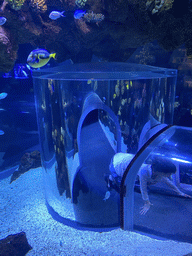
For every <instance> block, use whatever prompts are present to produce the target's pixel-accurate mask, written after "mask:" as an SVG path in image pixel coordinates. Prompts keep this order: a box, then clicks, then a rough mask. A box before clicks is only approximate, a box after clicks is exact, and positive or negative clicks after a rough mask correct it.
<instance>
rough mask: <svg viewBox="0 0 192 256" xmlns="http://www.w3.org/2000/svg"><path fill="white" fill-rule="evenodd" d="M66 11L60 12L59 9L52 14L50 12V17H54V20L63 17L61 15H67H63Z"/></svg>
mask: <svg viewBox="0 0 192 256" xmlns="http://www.w3.org/2000/svg"><path fill="white" fill-rule="evenodd" d="M64 12H65V11H63V12H58V11H52V12H51V13H50V14H49V18H50V19H52V20H57V19H58V18H61V17H65V16H64V15H63V13H64Z"/></svg>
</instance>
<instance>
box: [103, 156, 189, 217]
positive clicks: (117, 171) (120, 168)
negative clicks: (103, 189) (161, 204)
mask: <svg viewBox="0 0 192 256" xmlns="http://www.w3.org/2000/svg"><path fill="white" fill-rule="evenodd" d="M133 157H134V155H132V154H127V153H117V154H115V155H114V157H113V158H112V160H111V163H110V166H109V170H110V173H111V174H110V175H108V177H106V178H105V179H106V181H107V187H108V192H107V193H106V195H105V198H104V200H107V199H108V198H109V197H110V190H111V189H115V190H116V191H117V192H118V193H119V192H120V183H121V178H122V176H123V174H124V172H125V170H126V168H127V166H128V165H129V163H130V162H131V160H132V158H133ZM175 173H176V166H175V164H174V163H173V162H172V161H170V160H168V159H166V158H155V159H154V160H153V161H152V163H151V164H142V166H141V168H140V169H139V172H138V174H137V175H138V178H139V184H140V191H141V195H142V199H143V201H144V205H143V207H141V210H140V214H141V215H144V214H146V213H147V212H148V210H149V209H150V207H151V205H153V204H152V203H151V202H150V200H149V195H148V191H147V188H148V186H150V185H154V184H156V183H158V182H160V181H161V182H163V183H165V184H166V185H167V186H168V187H169V188H170V189H171V190H173V191H174V192H175V193H176V194H177V195H179V196H182V197H188V198H191V196H189V195H187V194H185V193H183V192H182V191H180V189H179V188H178V187H177V186H176V185H175V184H174V183H173V181H172V180H171V179H170V177H171V175H172V174H175Z"/></svg>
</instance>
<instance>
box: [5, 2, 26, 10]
mask: <svg viewBox="0 0 192 256" xmlns="http://www.w3.org/2000/svg"><path fill="white" fill-rule="evenodd" d="M6 1H7V2H8V4H9V5H10V6H11V8H12V9H13V10H15V11H18V10H20V9H21V7H22V6H23V4H24V2H25V0H6Z"/></svg>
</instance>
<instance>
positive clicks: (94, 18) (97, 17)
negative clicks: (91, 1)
mask: <svg viewBox="0 0 192 256" xmlns="http://www.w3.org/2000/svg"><path fill="white" fill-rule="evenodd" d="M104 18H105V16H104V15H103V14H102V13H97V14H96V13H93V12H89V13H86V14H84V16H83V19H84V20H85V21H87V22H95V23H97V22H100V21H102V20H104Z"/></svg>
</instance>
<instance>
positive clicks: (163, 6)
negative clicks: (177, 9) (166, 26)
mask: <svg viewBox="0 0 192 256" xmlns="http://www.w3.org/2000/svg"><path fill="white" fill-rule="evenodd" d="M173 2H174V0H147V2H146V7H147V9H148V8H149V7H150V6H151V4H155V7H154V8H153V9H152V14H155V13H157V12H162V11H167V10H169V9H171V8H172V6H173Z"/></svg>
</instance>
